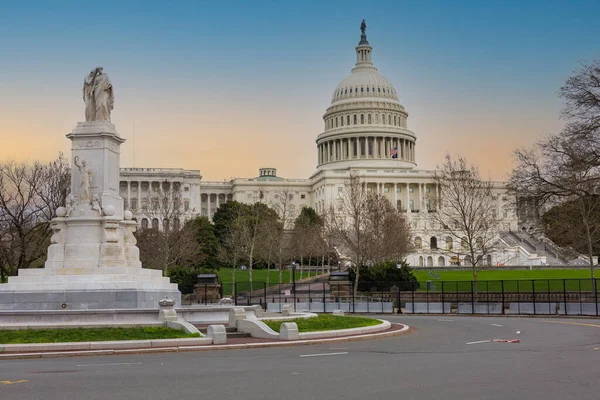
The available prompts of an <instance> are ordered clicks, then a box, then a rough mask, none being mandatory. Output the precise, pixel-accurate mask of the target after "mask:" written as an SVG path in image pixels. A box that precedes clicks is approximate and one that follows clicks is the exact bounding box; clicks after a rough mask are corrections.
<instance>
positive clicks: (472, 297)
mask: <svg viewBox="0 0 600 400" xmlns="http://www.w3.org/2000/svg"><path fill="white" fill-rule="evenodd" d="M471 314H475V293H474V292H473V281H471Z"/></svg>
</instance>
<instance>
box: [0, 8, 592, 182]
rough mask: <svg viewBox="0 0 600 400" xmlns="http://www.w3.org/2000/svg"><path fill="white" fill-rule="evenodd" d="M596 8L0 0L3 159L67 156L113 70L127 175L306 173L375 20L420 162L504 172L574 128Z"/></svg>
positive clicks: (378, 50) (375, 38)
mask: <svg viewBox="0 0 600 400" xmlns="http://www.w3.org/2000/svg"><path fill="white" fill-rule="evenodd" d="M598 15H600V2H598V1H587V2H586V1H551V0H547V1H508V0H506V1H484V2H482V1H466V0H465V1H401V0H391V1H365V0H363V1H354V0H344V1H310V0H303V1H291V0H290V1H259V0H253V1H231V0H229V1H227V0H223V1H183V0H181V1H165V0H163V1H148V0H147V1H126V0H119V1H111V0H105V1H102V2H98V1H95V2H84V1H61V0H56V1H46V2H41V1H3V2H0V162H1V161H5V160H8V159H14V160H18V161H27V162H30V161H33V160H42V161H50V160H52V159H54V158H55V157H57V155H58V153H59V152H63V153H65V154H69V151H70V141H69V140H68V139H66V138H65V136H64V135H66V134H67V133H69V132H70V131H71V130H72V129H73V128H74V127H75V126H76V124H77V122H78V121H82V120H84V105H83V100H82V85H83V79H84V77H85V75H86V74H87V73H88V72H89V71H90V70H91V69H93V68H94V67H96V66H103V67H104V72H106V73H107V74H108V75H109V76H110V79H111V81H112V83H113V86H114V90H115V109H114V111H113V113H112V122H113V123H114V124H115V125H116V127H117V129H118V130H119V132H120V134H121V136H123V137H125V138H126V139H127V141H126V143H125V144H123V145H122V146H121V166H122V167H131V166H135V167H155V168H159V167H160V168H186V169H199V170H200V172H201V174H202V175H203V179H204V180H216V181H222V180H229V179H231V178H233V177H253V176H256V175H257V174H258V168H260V167H275V168H277V172H278V175H280V176H283V177H286V178H308V177H309V176H310V175H311V174H312V173H313V172H314V171H315V168H316V161H317V151H316V144H315V139H316V137H317V135H318V134H320V133H321V132H322V131H323V128H324V124H323V120H322V116H323V114H324V113H325V110H326V108H327V107H328V106H329V104H330V102H331V95H332V93H333V91H334V89H335V88H336V86H337V85H338V83H339V82H340V81H341V80H342V79H343V78H344V77H345V76H346V75H348V74H349V73H350V70H351V69H352V67H353V66H354V63H355V57H356V56H355V51H354V47H355V46H356V45H357V44H358V41H359V40H360V29H359V27H360V22H361V20H362V19H363V18H364V19H365V20H366V22H367V35H368V40H369V42H370V44H371V45H372V46H373V62H374V64H375V66H376V67H377V68H378V69H379V71H380V73H381V74H382V75H384V76H385V77H387V78H388V79H389V80H390V81H391V82H392V83H393V84H394V85H395V87H396V89H397V92H398V95H399V98H400V102H401V103H402V104H403V105H404V107H405V108H406V110H407V111H408V113H409V117H408V121H407V122H408V128H409V129H411V130H412V131H413V132H415V134H416V136H417V145H416V156H417V163H418V168H419V169H433V168H435V167H436V165H438V164H441V163H442V162H443V157H444V154H446V153H450V154H460V155H463V156H465V157H467V159H468V160H469V161H470V162H472V163H474V164H476V165H478V166H479V168H480V170H481V172H482V175H484V176H489V177H490V178H492V179H497V180H502V179H506V178H507V176H508V174H509V173H510V170H511V168H512V165H513V158H512V152H513V151H514V149H516V148H518V147H522V146H530V145H531V144H533V143H534V142H535V141H536V140H538V139H539V138H540V137H543V136H544V135H548V134H551V133H554V132H558V131H559V130H560V128H561V127H562V125H563V123H564V121H562V120H561V119H560V111H561V108H562V106H563V103H562V100H561V99H560V98H558V96H557V94H558V90H559V89H560V87H561V85H562V84H563V83H564V81H565V80H566V79H567V78H568V77H569V76H570V75H571V74H572V73H573V71H574V70H576V69H577V68H578V67H579V65H580V64H581V63H582V62H586V61H591V60H594V59H598V58H600V42H599V41H598V38H599V37H600V24H598V23H597V17H598ZM134 137H135V140H134Z"/></svg>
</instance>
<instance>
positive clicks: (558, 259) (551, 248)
mask: <svg viewBox="0 0 600 400" xmlns="http://www.w3.org/2000/svg"><path fill="white" fill-rule="evenodd" d="M502 239H503V240H504V241H505V242H506V243H507V244H509V245H510V246H521V247H523V248H524V249H525V250H527V251H528V252H530V253H535V254H537V255H538V256H544V257H546V261H547V264H548V265H565V266H568V265H581V264H582V260H581V259H580V257H575V258H570V257H569V258H567V257H566V256H565V255H564V253H565V251H564V249H561V248H560V247H559V246H557V245H556V244H554V243H553V242H552V241H550V240H549V239H543V240H539V239H537V238H535V237H534V236H532V235H530V234H529V233H527V232H513V231H509V232H504V233H503V234H502ZM583 264H585V262H584V263H583Z"/></svg>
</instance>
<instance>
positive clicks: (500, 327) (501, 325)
mask: <svg viewBox="0 0 600 400" xmlns="http://www.w3.org/2000/svg"><path fill="white" fill-rule="evenodd" d="M492 326H497V327H500V328H502V325H498V324H492Z"/></svg>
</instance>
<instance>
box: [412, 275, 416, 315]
mask: <svg viewBox="0 0 600 400" xmlns="http://www.w3.org/2000/svg"><path fill="white" fill-rule="evenodd" d="M411 286H412V291H411V292H412V313H413V314H414V313H415V286H416V285H415V282H411Z"/></svg>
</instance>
